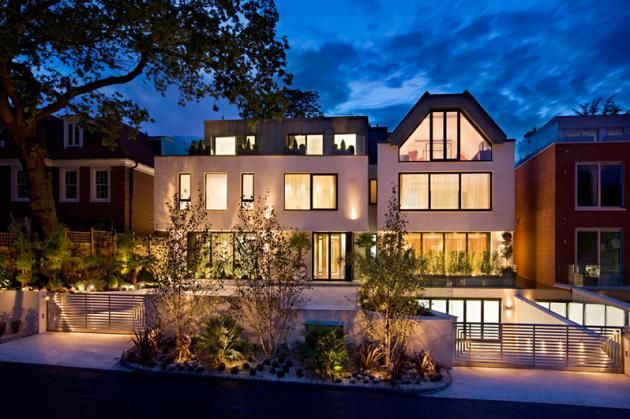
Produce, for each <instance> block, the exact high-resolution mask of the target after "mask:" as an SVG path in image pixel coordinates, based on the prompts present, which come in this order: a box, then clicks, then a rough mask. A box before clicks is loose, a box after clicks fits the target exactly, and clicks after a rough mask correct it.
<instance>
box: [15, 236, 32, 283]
mask: <svg viewBox="0 0 630 419" xmlns="http://www.w3.org/2000/svg"><path fill="white" fill-rule="evenodd" d="M15 251H16V258H15V268H16V270H17V277H16V279H17V280H18V282H19V283H20V285H21V286H22V288H24V287H26V286H28V285H29V284H30V283H32V282H33V275H34V273H35V272H34V271H35V266H36V265H35V263H36V259H35V252H34V250H33V244H32V243H31V241H30V240H29V239H28V237H27V236H26V235H25V234H24V233H22V232H19V233H18V236H17V240H16V241H15Z"/></svg>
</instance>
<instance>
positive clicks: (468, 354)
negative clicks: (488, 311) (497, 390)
mask: <svg viewBox="0 0 630 419" xmlns="http://www.w3.org/2000/svg"><path fill="white" fill-rule="evenodd" d="M621 331H622V329H621V328H618V327H581V326H569V325H551V324H512V323H500V324H499V323H458V324H457V328H456V344H455V346H456V347H455V360H456V363H457V364H458V365H477V366H500V367H501V366H502V367H527V368H545V369H563V370H577V371H601V372H622V371H623V352H622V333H621Z"/></svg>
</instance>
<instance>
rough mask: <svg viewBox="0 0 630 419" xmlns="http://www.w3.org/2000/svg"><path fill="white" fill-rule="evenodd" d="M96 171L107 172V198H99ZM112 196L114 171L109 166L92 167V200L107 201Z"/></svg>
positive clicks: (109, 200)
mask: <svg viewBox="0 0 630 419" xmlns="http://www.w3.org/2000/svg"><path fill="white" fill-rule="evenodd" d="M96 172H107V198H97V196H96ZM111 198H112V171H111V168H109V167H92V168H90V202H97V203H107V202H111Z"/></svg>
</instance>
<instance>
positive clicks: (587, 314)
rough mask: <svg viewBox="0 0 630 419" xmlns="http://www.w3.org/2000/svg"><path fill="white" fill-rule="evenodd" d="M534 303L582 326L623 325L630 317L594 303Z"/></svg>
mask: <svg viewBox="0 0 630 419" xmlns="http://www.w3.org/2000/svg"><path fill="white" fill-rule="evenodd" d="M536 304H538V305H540V306H542V307H544V308H546V309H547V310H550V311H553V312H554V313H556V314H558V315H559V316H562V317H565V318H568V319H569V320H571V321H573V322H575V323H578V324H581V325H583V326H607V327H624V326H626V325H630V318H627V316H626V313H625V312H624V311H623V310H622V309H620V308H617V307H614V306H609V305H605V304H596V303H580V302H573V301H571V302H567V301H536Z"/></svg>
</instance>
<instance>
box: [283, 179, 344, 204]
mask: <svg viewBox="0 0 630 419" xmlns="http://www.w3.org/2000/svg"><path fill="white" fill-rule="evenodd" d="M287 175H308V176H309V184H310V185H309V187H310V190H309V203H308V204H309V207H308V208H304V209H298V208H296V209H288V208H287V191H286V185H287ZM314 176H334V177H335V207H334V208H317V207H313V177H314ZM282 205H283V209H284V211H338V210H339V174H338V173H310V172H309V173H300V172H286V173H284V183H283V191H282Z"/></svg>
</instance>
